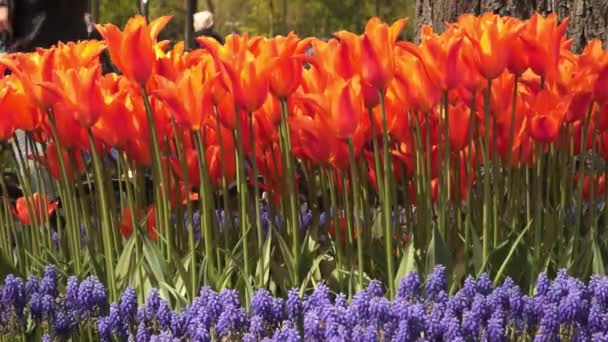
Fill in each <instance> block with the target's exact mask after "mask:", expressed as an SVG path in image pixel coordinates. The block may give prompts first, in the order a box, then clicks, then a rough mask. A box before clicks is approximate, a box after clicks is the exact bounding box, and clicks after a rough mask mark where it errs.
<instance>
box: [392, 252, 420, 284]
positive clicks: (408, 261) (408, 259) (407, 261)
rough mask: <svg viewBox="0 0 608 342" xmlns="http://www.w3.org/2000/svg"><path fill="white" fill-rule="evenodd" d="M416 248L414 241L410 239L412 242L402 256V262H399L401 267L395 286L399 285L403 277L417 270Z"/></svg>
mask: <svg viewBox="0 0 608 342" xmlns="http://www.w3.org/2000/svg"><path fill="white" fill-rule="evenodd" d="M414 249H415V248H414V244H413V241H410V243H408V244H407V248H406V249H405V253H403V256H402V257H401V262H400V263H399V268H398V269H397V275H396V276H395V288H398V287H399V283H400V282H401V279H403V278H404V277H405V276H407V275H408V274H409V273H410V272H412V271H416V260H415V259H416V258H415V251H414Z"/></svg>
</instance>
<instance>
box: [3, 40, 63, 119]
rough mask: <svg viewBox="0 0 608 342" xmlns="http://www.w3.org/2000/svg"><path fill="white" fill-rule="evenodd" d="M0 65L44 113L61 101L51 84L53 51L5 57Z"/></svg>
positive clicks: (55, 88)
mask: <svg viewBox="0 0 608 342" xmlns="http://www.w3.org/2000/svg"><path fill="white" fill-rule="evenodd" d="M0 63H2V64H3V65H6V66H7V67H8V68H9V69H10V70H11V71H12V72H13V74H14V75H15V77H16V78H17V79H18V80H19V81H20V82H21V85H22V87H23V89H24V92H25V93H26V94H28V95H29V96H31V99H32V102H33V103H34V104H35V105H36V106H37V107H38V108H40V109H42V110H45V111H46V110H48V109H50V108H52V107H53V105H54V104H55V103H56V102H57V101H59V100H60V99H61V95H60V93H59V91H58V90H57V87H56V85H55V84H53V71H54V66H55V50H54V49H49V50H39V51H37V52H32V53H27V54H25V53H24V54H15V55H7V56H4V57H2V58H0ZM41 85H46V87H41Z"/></svg>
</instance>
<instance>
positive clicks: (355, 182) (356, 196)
mask: <svg viewBox="0 0 608 342" xmlns="http://www.w3.org/2000/svg"><path fill="white" fill-rule="evenodd" d="M348 155H349V159H350V168H351V182H352V184H351V188H352V191H353V202H354V213H353V218H354V229H356V230H357V266H358V276H359V277H358V278H359V288H363V284H364V283H363V274H364V272H365V271H364V269H363V234H362V231H363V230H362V227H361V222H359V216H360V215H361V197H360V193H359V175H358V172H357V162H356V160H355V150H354V147H353V140H352V139H351V138H349V139H348Z"/></svg>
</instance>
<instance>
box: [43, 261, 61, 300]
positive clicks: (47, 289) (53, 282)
mask: <svg viewBox="0 0 608 342" xmlns="http://www.w3.org/2000/svg"><path fill="white" fill-rule="evenodd" d="M39 291H40V292H41V293H43V294H47V295H49V296H51V297H53V298H55V297H57V295H58V293H59V291H58V290H57V269H56V268H55V266H52V265H50V266H47V267H45V268H44V277H42V281H41V282H40V287H39Z"/></svg>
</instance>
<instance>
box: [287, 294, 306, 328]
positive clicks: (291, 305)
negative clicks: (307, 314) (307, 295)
mask: <svg viewBox="0 0 608 342" xmlns="http://www.w3.org/2000/svg"><path fill="white" fill-rule="evenodd" d="M285 307H286V310H287V318H289V319H290V320H291V321H292V322H298V321H299V320H300V319H301V317H302V299H301V298H300V293H299V291H298V289H291V290H289V292H288V293H287V301H286V305H285Z"/></svg>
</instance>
